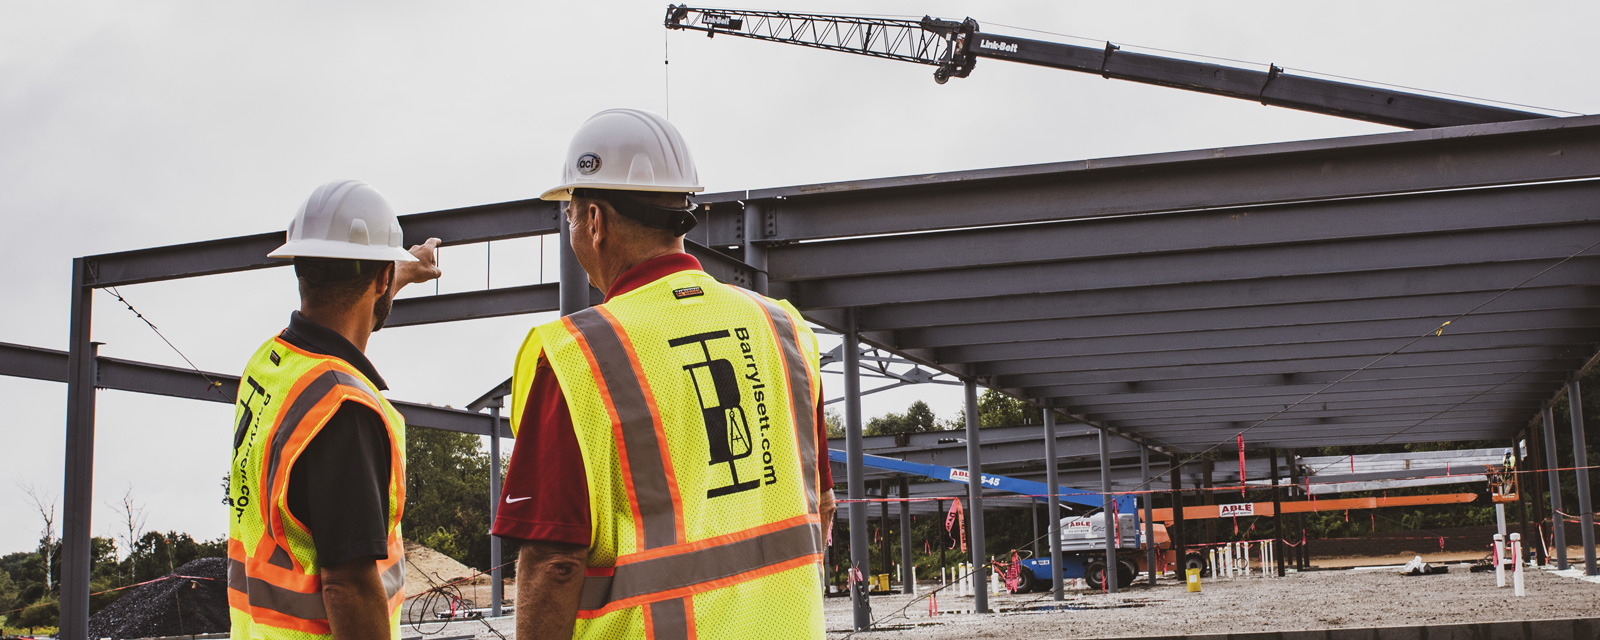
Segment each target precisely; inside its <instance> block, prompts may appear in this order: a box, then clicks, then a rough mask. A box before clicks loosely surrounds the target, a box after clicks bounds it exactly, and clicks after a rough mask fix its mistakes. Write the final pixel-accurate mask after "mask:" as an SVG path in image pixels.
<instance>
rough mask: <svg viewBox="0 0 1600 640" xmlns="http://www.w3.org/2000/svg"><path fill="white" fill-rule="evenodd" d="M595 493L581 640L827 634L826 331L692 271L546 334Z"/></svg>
mask: <svg viewBox="0 0 1600 640" xmlns="http://www.w3.org/2000/svg"><path fill="white" fill-rule="evenodd" d="M541 354H543V355H544V356H545V357H546V358H547V359H548V361H549V363H550V368H551V370H552V371H553V372H554V373H555V375H556V378H557V380H558V382H559V383H560V386H561V389H562V393H563V394H564V396H565V398H566V400H567V405H568V408H569V410H570V412H571V416H572V423H573V427H574V430H575V431H576V435H577V436H578V438H577V439H578V445H579V449H580V451H581V452H582V454H583V464H584V470H585V472H586V474H587V478H588V484H589V501H590V505H589V506H590V509H589V511H590V517H591V524H592V527H591V531H592V533H591V540H590V546H589V555H588V564H589V570H588V574H587V577H586V579H585V580H584V585H583V591H582V595H581V596H580V599H579V611H578V620H577V624H576V626H575V628H574V637H578V638H637V637H646V638H653V639H655V640H669V639H688V638H695V637H702V636H703V637H706V638H772V637H784V638H791V637H818V638H820V637H821V636H822V633H823V627H822V580H821V574H820V568H821V567H820V561H821V557H822V555H821V554H822V551H823V540H822V529H821V523H820V519H819V515H818V500H819V496H821V495H822V494H821V492H822V491H824V490H827V489H831V487H821V486H820V485H819V479H818V478H819V476H818V472H817V466H816V465H817V446H818V443H817V426H816V403H817V401H818V398H819V393H820V383H819V379H820V372H819V370H818V366H817V362H818V359H817V347H816V339H815V337H814V336H813V335H812V333H811V331H810V329H809V328H808V327H807V326H806V324H805V321H804V320H803V319H802V318H801V317H800V314H799V312H798V311H795V310H794V308H793V307H791V306H789V305H788V304H787V303H784V302H780V301H775V300H771V299H769V298H766V297H764V296H760V295H757V294H754V293H751V292H749V291H745V290H743V289H738V288H735V287H730V286H728V285H724V284H722V283H719V282H717V281H716V280H714V279H713V278H711V276H709V275H707V274H705V273H704V272H702V271H698V270H691V271H681V272H677V273H674V274H671V275H668V276H665V277H662V278H661V279H658V280H656V281H655V282H652V283H649V284H646V285H644V286H642V287H640V288H638V289H635V290H633V291H629V292H627V293H624V294H621V295H619V296H616V297H614V298H612V299H611V300H609V301H607V302H606V303H605V304H603V305H600V306H598V307H594V308H590V309H586V310H584V311H580V312H578V313H574V314H572V315H570V316H567V317H565V318H562V319H560V320H557V321H555V322H551V323H548V324H545V325H542V326H539V327H537V328H535V329H534V330H533V331H531V332H530V333H529V335H528V339H527V341H526V342H525V343H524V345H523V348H522V351H521V352H520V353H519V354H518V356H517V367H516V374H515V376H514V381H513V390H514V392H513V394H512V398H513V407H512V411H511V418H512V429H513V431H514V432H515V431H517V430H519V429H520V419H521V416H522V413H523V411H522V406H521V403H522V402H524V401H523V398H524V397H525V396H526V395H527V393H528V389H529V388H530V387H531V385H532V383H533V375H534V371H535V370H536V368H537V363H538V360H539V356H540V355H541Z"/></svg>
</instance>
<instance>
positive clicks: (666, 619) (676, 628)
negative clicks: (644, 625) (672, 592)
mask: <svg viewBox="0 0 1600 640" xmlns="http://www.w3.org/2000/svg"><path fill="white" fill-rule="evenodd" d="M648 606H649V607H650V630H651V632H652V633H651V637H653V638H655V640H689V603H688V602H687V601H686V599H684V598H673V599H671V600H662V601H661V602H652V603H650V604H649V605H648Z"/></svg>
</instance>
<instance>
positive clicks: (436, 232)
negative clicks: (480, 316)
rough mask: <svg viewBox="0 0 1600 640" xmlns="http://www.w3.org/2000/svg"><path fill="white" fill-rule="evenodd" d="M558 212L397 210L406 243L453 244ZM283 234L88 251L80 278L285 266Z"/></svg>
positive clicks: (527, 204) (535, 225)
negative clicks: (276, 252) (277, 254)
mask: <svg viewBox="0 0 1600 640" xmlns="http://www.w3.org/2000/svg"><path fill="white" fill-rule="evenodd" d="M559 216H560V213H559V212H558V209H557V208H556V203H554V202H542V201H539V200H518V201H514V202H502V203H497V204H488V205H481V206H475V207H464V208H460V209H449V210H444V211H432V212H428V213H416V214H411V215H405V216H400V227H401V228H402V229H404V230H405V244H406V245H407V246H410V245H413V244H421V243H422V242H423V241H424V240H427V239H428V238H440V239H442V240H443V241H444V244H446V245H457V244H469V243H475V242H486V241H490V240H503V239H507V238H519V237H526V236H534V235H543V234H547V233H552V232H554V231H556V227H557V226H558V225H557V224H556V223H557V220H558V218H559ZM283 238H284V235H283V232H281V231H274V232H271V233H258V234H255V235H248V236H239V237H234V238H223V239H221V240H207V241H204V242H191V243H187V244H177V245H170V246H165V247H154V248H150V249H140V250H136V251H123V252H118V253H106V254H100V255H96V256H89V257H87V258H85V260H86V266H87V270H86V273H85V277H84V279H83V280H79V281H78V282H82V283H84V284H88V285H92V286H95V287H111V286H118V285H124V284H134V283H139V282H155V281H158V280H174V279H178V278H192V277H195V276H205V275H215V274H219V273H232V272H236V271H249V270H252V269H264V268H268V267H280V266H288V265H289V264H290V262H289V261H288V260H283V259H279V258H268V257H267V254H268V253H271V252H272V250H273V249H275V248H277V247H278V245H281V244H283Z"/></svg>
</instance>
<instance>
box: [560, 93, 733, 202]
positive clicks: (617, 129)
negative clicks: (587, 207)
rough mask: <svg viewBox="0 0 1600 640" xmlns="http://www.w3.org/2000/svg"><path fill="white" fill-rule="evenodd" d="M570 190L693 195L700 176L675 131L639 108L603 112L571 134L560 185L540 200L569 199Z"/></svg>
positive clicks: (692, 158)
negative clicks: (609, 190) (612, 190)
mask: <svg viewBox="0 0 1600 640" xmlns="http://www.w3.org/2000/svg"><path fill="white" fill-rule="evenodd" d="M572 189H616V190H620V191H659V192H666V193H698V192H700V191H704V190H705V187H702V186H700V174H699V173H698V172H696V171H695V168H694V157H693V156H690V155H689V145H688V144H685V143H684V141H683V136H682V135H680V134H679V133H678V128H677V127H674V126H672V123H671V122H667V119H666V118H663V117H661V116H658V115H656V114H654V113H650V112H649V111H640V110H638V109H608V110H606V111H601V112H600V113H597V114H595V115H594V117H592V118H589V120H588V121H587V122H584V123H583V126H582V127H579V128H578V133H576V134H574V135H573V136H572V144H571V145H570V146H568V147H567V156H566V162H565V164H564V165H563V166H562V168H561V186H559V187H556V188H554V189H551V190H549V191H546V192H544V195H542V196H539V198H540V199H541V200H571V199H572Z"/></svg>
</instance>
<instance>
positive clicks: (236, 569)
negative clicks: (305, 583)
mask: <svg viewBox="0 0 1600 640" xmlns="http://www.w3.org/2000/svg"><path fill="white" fill-rule="evenodd" d="M228 588H229V589H233V590H234V591H238V592H240V593H243V594H245V595H247V596H249V598H250V606H252V607H259V608H262V609H267V610H270V611H276V612H278V613H281V614H283V615H286V616H289V617H291V618H299V619H301V620H327V619H328V610H327V609H326V608H325V607H323V605H322V594H321V593H301V592H299V591H295V590H292V589H285V588H283V587H280V586H277V585H275V584H272V583H270V582H267V581H266V580H262V579H260V578H252V577H250V576H249V575H248V574H246V573H245V568H244V563H243V562H240V561H238V560H235V559H233V558H229V559H228Z"/></svg>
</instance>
